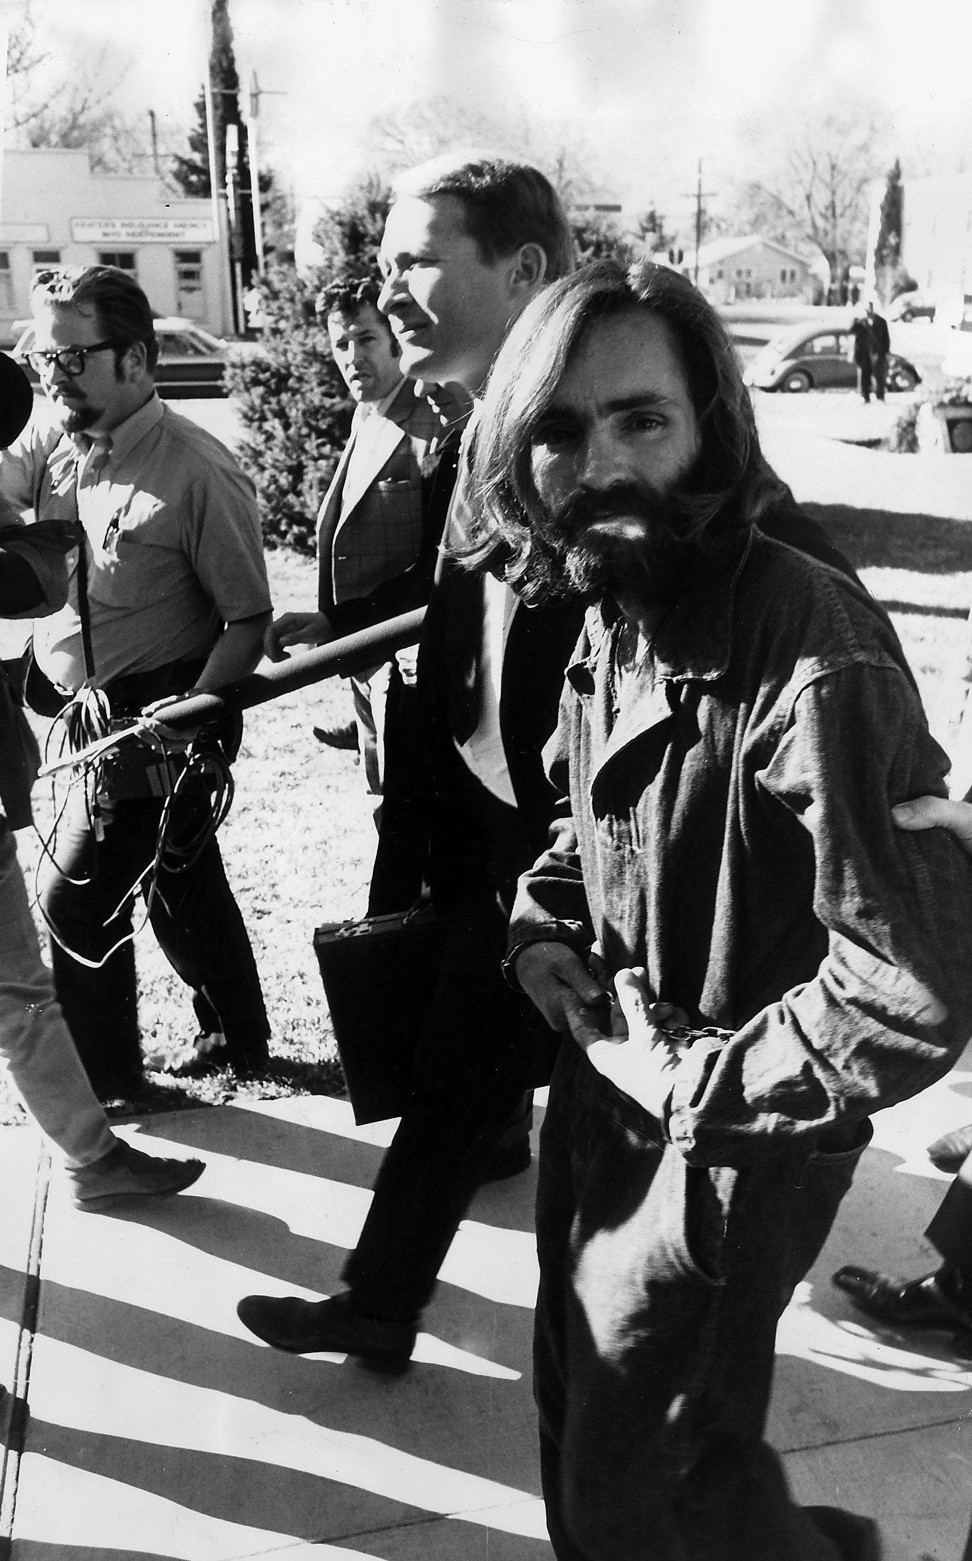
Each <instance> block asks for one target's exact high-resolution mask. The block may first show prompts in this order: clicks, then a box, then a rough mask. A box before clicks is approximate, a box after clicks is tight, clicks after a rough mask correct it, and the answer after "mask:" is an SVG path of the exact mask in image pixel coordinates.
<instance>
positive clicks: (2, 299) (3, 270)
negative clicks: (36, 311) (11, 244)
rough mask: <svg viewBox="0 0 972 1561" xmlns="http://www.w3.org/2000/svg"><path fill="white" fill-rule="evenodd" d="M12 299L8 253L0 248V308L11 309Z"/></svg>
mask: <svg viewBox="0 0 972 1561" xmlns="http://www.w3.org/2000/svg"><path fill="white" fill-rule="evenodd" d="M13 306H14V301H13V281H12V279H11V276H10V254H9V251H7V250H6V249H0V310H4V311H7V312H9V311H11V310H12V309H13Z"/></svg>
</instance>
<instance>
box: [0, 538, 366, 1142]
mask: <svg viewBox="0 0 972 1561" xmlns="http://www.w3.org/2000/svg"><path fill="white" fill-rule="evenodd" d="M267 562H268V567H269V573H270V582H271V587H272V591H273V599H274V604H275V607H276V609H277V610H278V611H286V610H287V609H288V608H291V607H293V608H297V607H307V606H308V605H309V604H310V603H311V602H312V601H313V599H314V597H315V594H316V568H315V565H314V562H313V560H312V559H309V558H307V557H304V556H301V555H298V554H295V553H291V552H288V551H283V550H275V551H271V552H269V553H268V555H267ZM350 709H351V703H350V695H349V693H348V691H347V685H346V684H345V683H343V682H342V681H340V680H331V681H329V682H327V683H323V684H320V685H318V687H317V688H311V689H306V690H303V691H302V692H300V693H297V694H290V695H285V696H283V697H282V698H280V699H276V700H274V701H273V702H272V703H270V704H266V705H263V706H260V707H258V708H257V709H255V710H252V711H250V712H248V714H247V717H246V729H245V735H244V740H243V747H242V749H241V752H240V757H239V759H238V760H237V762H236V764H235V765H234V775H235V780H236V796H235V800H234V803H233V807H232V809H231V811H230V814H229V817H228V819H227V820H226V823H225V824H224V825H223V827H222V829H221V831H220V845H221V849H222V852H223V856H224V860H225V863H226V871H227V875H228V877H229V880H230V883H231V884H232V885H233V888H234V890H235V892H236V895H237V899H238V901H239V904H240V908H241V910H242V912H243V917H244V920H245V922H246V924H247V927H248V928H249V931H250V937H251V940H252V942H253V948H254V953H255V956H256V961H257V966H258V968H259V970H260V973H261V976H262V979H263V987H264V993H265V996H266V1001H267V1008H268V1011H269V1015H270V1023H271V1027H272V1034H271V1039H270V1047H271V1051H272V1052H273V1054H274V1057H275V1058H276V1059H277V1062H278V1066H277V1068H276V1069H275V1076H274V1078H273V1079H272V1080H269V1081H266V1082H263V1081H260V1082H254V1083H247V1084H242V1085H240V1084H238V1083H237V1082H236V1080H235V1079H234V1078H233V1077H232V1076H231V1075H229V1074H227V1073H220V1074H217V1075H215V1076H214V1077H213V1078H212V1079H206V1080H185V1081H182V1080H178V1081H177V1080H175V1079H171V1078H169V1077H168V1075H166V1074H165V1073H163V1072H158V1071H153V1072H152V1075H151V1078H152V1088H151V1089H149V1090H147V1091H146V1096H145V1099H144V1101H143V1102H137V1103H136V1105H139V1106H142V1107H144V1109H146V1110H159V1109H164V1108H165V1107H166V1106H172V1107H178V1106H182V1105H199V1104H202V1103H219V1102H222V1101H225V1100H229V1099H232V1098H233V1097H234V1096H235V1095H238V1094H240V1093H245V1094H249V1095H253V1096H268V1095H279V1094H284V1093H290V1092H293V1091H298V1092H299V1091H304V1090H310V1091H315V1092H323V1093H329V1094H334V1093H340V1092H341V1091H342V1089H343V1083H342V1080H341V1075H340V1068H339V1065H338V1064H337V1061H336V1054H335V1049H334V1043H333V1037H332V1032H331V1026H330V1021H329V1018H328V1013H327V1008H326V1005H325V1003H324V997H323V990H322V987H321V982H320V977H319V975H318V971H317V965H316V961H315V958H314V953H313V948H312V943H311V938H312V934H313V930H314V928H315V927H316V926H318V925H319V924H320V923H321V922H325V921H337V920H340V919H343V918H344V917H348V916H357V915H361V914H363V913H364V910H365V905H366V901H367V893H368V882H369V879H370V874H371V860H372V856H373V852H374V844H375V840H376V835H375V828H374V824H373V822H372V816H371V804H370V799H369V798H368V796H367V794H366V793H365V789H364V782H363V780H362V778H361V771H360V769H359V768H358V766H357V765H356V764H355V762H354V756H353V755H352V754H348V753H341V752H337V751H335V750H332V749H329V748H324V747H322V746H321V744H320V743H318V741H317V740H316V738H315V737H314V736H313V734H312V732H311V727H312V725H314V724H318V723H321V722H323V724H325V725H327V724H329V723H333V722H334V721H336V720H338V719H343V718H344V717H345V716H346V715H348V714H350ZM45 724H46V723H43V722H41V723H39V726H40V727H43V726H44V725H45ZM35 795H36V797H37V800H38V806H37V814H38V819H42V818H43V817H44V815H45V811H46V797H45V783H44V782H40V783H39V784H38V789H37V792H36V793H35ZM18 848H19V851H20V855H21V860H22V863H23V865H24V867H25V869H26V870H27V874H28V883H31V882H32V875H33V863H34V862H35V861H36V858H37V854H38V853H37V846H36V840H35V837H34V836H33V833H32V832H31V831H24V832H22V833H21V834H20V835H19V837H18ZM136 961H137V966H138V978H139V1013H140V1019H141V1025H142V1035H143V1047H144V1050H145V1053H146V1057H147V1058H148V1059H149V1064H150V1066H151V1061H152V1060H155V1059H162V1058H164V1057H166V1056H167V1055H169V1054H171V1052H172V1051H173V1050H175V1049H178V1048H179V1047H180V1046H181V1045H182V1044H183V1043H184V1042H185V1041H187V1040H188V1039H190V1038H191V1037H192V1035H193V1034H194V1032H195V1028H196V1026H195V1016H194V1014H193V1011H192V1005H191V1003H190V1001H189V996H188V992H187V990H186V988H185V987H183V985H182V983H181V982H180V981H179V979H178V978H177V977H176V976H175V975H174V973H173V972H172V971H171V970H170V968H169V965H168V963H167V961H166V960H165V958H164V957H163V956H162V954H161V953H160V952H159V950H158V948H157V946H156V944H155V940H154V938H153V937H152V933H151V930H150V929H149V928H145V930H144V931H143V932H142V933H141V935H140V936H139V937H138V938H137V940H136ZM0 1091H2V1094H0V1121H6V1122H12V1121H17V1120H20V1119H21V1112H20V1107H19V1104H17V1103H16V1102H15V1100H14V1098H13V1096H12V1094H11V1092H10V1091H9V1089H7V1087H6V1085H5V1083H4V1082H3V1081H2V1080H0Z"/></svg>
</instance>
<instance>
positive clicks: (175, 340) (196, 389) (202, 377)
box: [12, 315, 231, 398]
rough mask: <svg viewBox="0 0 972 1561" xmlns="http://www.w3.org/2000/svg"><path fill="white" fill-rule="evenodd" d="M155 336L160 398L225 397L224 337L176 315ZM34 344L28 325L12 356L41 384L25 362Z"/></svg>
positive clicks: (162, 320) (226, 347)
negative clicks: (157, 351) (157, 345)
mask: <svg viewBox="0 0 972 1561" xmlns="http://www.w3.org/2000/svg"><path fill="white" fill-rule="evenodd" d="M155 334H156V337H157V338H158V343H159V361H158V363H157V364H156V367H155V383H156V385H157V386H158V390H159V395H161V396H168V397H173V398H175V397H179V396H198V397H204V396H221V395H223V394H224V388H223V373H224V370H225V368H226V362H227V359H228V357H229V355H230V351H231V347H230V343H229V342H226V341H224V340H223V339H222V337H221V336H213V335H212V334H211V332H209V331H207V330H205V329H204V327H203V326H201V325H197V324H196V322H195V320H182V319H179V318H178V317H176V316H175V315H166V316H160V317H159V318H158V319H157V320H156V322H155ZM33 344H34V327H33V325H32V324H28V325H26V327H25V329H24V331H23V333H22V335H21V336H20V337H19V339H18V341H17V344H16V346H15V347H14V348H13V349H12V352H13V356H14V357H15V358H18V359H19V360H20V361H22V362H23V364H24V368H25V369H26V371H27V375H28V377H29V378H30V379H31V380H32V382H33V383H34V384H35V385H36V384H38V383H39V381H38V376H37V373H36V372H35V370H34V369H33V368H32V367H31V365H30V364H29V363H27V362H26V361H25V356H26V354H27V353H28V352H29V351H30V350H31V348H32V347H33Z"/></svg>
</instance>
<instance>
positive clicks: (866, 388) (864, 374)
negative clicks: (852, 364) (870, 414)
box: [857, 358, 871, 401]
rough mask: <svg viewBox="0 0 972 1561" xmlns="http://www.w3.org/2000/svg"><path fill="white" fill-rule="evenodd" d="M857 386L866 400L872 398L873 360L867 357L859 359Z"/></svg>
mask: <svg viewBox="0 0 972 1561" xmlns="http://www.w3.org/2000/svg"><path fill="white" fill-rule="evenodd" d="M857 388H858V390H859V391H860V393H861V397H862V399H863V400H864V401H870V399H871V360H870V358H865V359H863V361H862V360H861V359H858V360H857Z"/></svg>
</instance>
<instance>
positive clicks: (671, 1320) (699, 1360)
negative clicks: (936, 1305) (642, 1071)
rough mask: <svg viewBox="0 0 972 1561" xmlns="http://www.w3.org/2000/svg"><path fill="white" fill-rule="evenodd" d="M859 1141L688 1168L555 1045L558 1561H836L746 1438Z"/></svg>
mask: <svg viewBox="0 0 972 1561" xmlns="http://www.w3.org/2000/svg"><path fill="white" fill-rule="evenodd" d="M869 1138H870V1124H868V1123H864V1124H862V1127H861V1133H860V1141H859V1142H858V1143H857V1144H856V1145H855V1146H854V1147H852V1148H851V1149H849V1150H848V1151H846V1152H844V1153H841V1154H827V1155H819V1154H812V1153H808V1149H807V1147H804V1148H802V1149H797V1148H790V1149H788V1150H783V1151H781V1153H780V1154H778V1155H774V1156H772V1157H770V1158H768V1159H767V1160H765V1161H763V1162H761V1163H758V1164H755V1165H751V1166H746V1167H743V1168H742V1169H734V1168H731V1167H718V1166H702V1167H693V1166H690V1165H688V1164H687V1162H686V1161H685V1160H684V1158H683V1157H682V1155H681V1154H680V1153H679V1152H678V1150H677V1149H675V1148H674V1147H673V1146H672V1145H671V1144H666V1143H664V1142H663V1140H662V1137H661V1134H660V1132H659V1129H658V1124H657V1122H656V1121H655V1119H654V1118H652V1117H651V1116H650V1115H649V1114H648V1113H647V1112H645V1111H643V1110H642V1109H641V1107H639V1106H638V1105H637V1104H636V1103H635V1102H634V1101H632V1100H631V1099H630V1098H629V1097H628V1096H625V1095H623V1094H622V1093H621V1092H620V1091H619V1090H617V1089H615V1088H614V1086H613V1085H611V1084H610V1083H609V1082H608V1081H607V1080H605V1079H604V1078H602V1076H601V1075H600V1074H598V1073H597V1072H596V1071H595V1069H594V1068H593V1067H592V1065H591V1064H590V1063H589V1062H588V1061H587V1059H586V1057H585V1056H584V1055H583V1053H582V1052H581V1051H580V1049H579V1048H578V1047H576V1046H574V1045H572V1044H570V1043H569V1042H567V1041H565V1042H564V1044H563V1046H562V1048H561V1051H560V1055H559V1057H558V1060H557V1064H556V1067H555V1070H554V1078H553V1082H552V1084H551V1088H550V1099H549V1104H548V1107H547V1112H546V1116H545V1118H544V1125H543V1128H542V1132H541V1151H540V1181H539V1190H538V1195H537V1242H538V1249H539V1257H540V1293H539V1298H538V1303H537V1316H536V1334H535V1390H536V1396H537V1403H538V1407H539V1411H540V1442H541V1476H542V1482H543V1493H544V1500H545V1503H546V1510H547V1526H548V1529H549V1532H550V1538H551V1542H552V1544H553V1549H554V1554H555V1555H556V1556H557V1557H558V1561H645V1558H646V1557H647V1556H649V1555H650V1556H651V1561H783V1558H784V1557H785V1558H786V1561H838V1557H840V1556H842V1555H844V1554H845V1553H846V1554H848V1555H849V1554H851V1553H852V1552H850V1551H848V1552H845V1551H843V1550H842V1549H840V1548H837V1547H835V1545H834V1544H833V1543H832V1542H831V1540H830V1539H828V1538H827V1537H826V1533H825V1529H826V1528H827V1527H828V1525H827V1523H826V1518H825V1517H822V1518H821V1522H820V1526H819V1527H818V1524H817V1522H816V1521H815V1509H813V1508H806V1509H802V1508H799V1507H797V1506H795V1505H794V1503H793V1502H792V1500H791V1498H790V1495H789V1492H788V1489H787V1483H786V1478H785V1475H784V1473H783V1469H782V1465H781V1463H780V1460H779V1458H778V1457H777V1455H776V1454H775V1453H774V1452H773V1450H772V1449H771V1448H770V1447H769V1446H767V1444H766V1443H765V1442H764V1440H763V1431H764V1425H765V1419H766V1412H767V1406H768V1403H769V1397H770V1388H771V1384H772V1376H773V1357H774V1348H775V1342H776V1326H777V1322H778V1320H779V1317H780V1315H781V1313H782V1311H783V1309H784V1307H785V1306H786V1304H787V1301H788V1300H789V1298H790V1295H791V1293H792V1290H793V1287H794V1285H795V1284H796V1283H797V1281H798V1280H799V1279H800V1278H802V1276H803V1275H804V1274H805V1273H806V1272H807V1270H808V1269H809V1268H810V1266H811V1265H812V1263H813V1262H814V1260H815V1258H816V1257H817V1255H818V1254H819V1252H820V1249H821V1247H822V1246H823V1243H824V1241H825V1239H826V1236H827V1233H828V1231H829V1230H830V1227H831V1225H832V1223H833V1219H834V1216H835V1214H836V1212H837V1208H838V1206H839V1204H840V1201H841V1199H842V1198H843V1196H844V1194H845V1192H846V1191H847V1189H848V1187H849V1186H850V1183H851V1179H852V1176H853V1173H854V1169H855V1167H856V1165H857V1161H858V1159H859V1157H860V1155H861V1153H862V1151H863V1148H864V1146H865V1143H866V1142H867V1140H868V1139H869ZM834 1518H836V1520H837V1522H838V1523H839V1524H842V1523H846V1524H847V1525H850V1526H851V1527H853V1525H854V1519H853V1517H851V1516H850V1515H847V1516H846V1518H845V1515H843V1514H840V1513H834V1512H833V1511H832V1512H831V1519H834ZM829 1528H830V1529H833V1528H834V1523H833V1521H832V1522H831V1523H830V1525H829Z"/></svg>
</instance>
